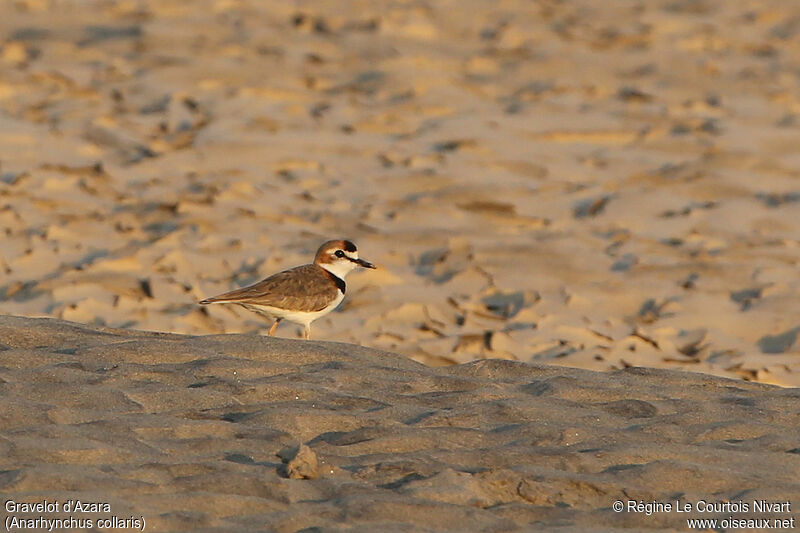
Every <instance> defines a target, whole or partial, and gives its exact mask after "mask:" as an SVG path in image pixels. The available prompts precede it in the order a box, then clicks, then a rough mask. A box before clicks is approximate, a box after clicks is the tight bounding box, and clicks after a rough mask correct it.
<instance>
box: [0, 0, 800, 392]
mask: <svg viewBox="0 0 800 533" xmlns="http://www.w3.org/2000/svg"><path fill="white" fill-rule="evenodd" d="M798 21H800V4H798V3H797V2H787V1H785V0H766V1H758V2H755V1H738V2H727V1H725V0H696V1H695V0H689V1H685V0H653V1H650V0H648V1H641V0H635V1H634V0H619V1H613V2H597V1H595V0H571V1H568V2H558V1H546V0H542V1H538V2H531V1H521V0H520V1H500V2H488V1H473V0H459V1H436V2H433V1H430V2H425V1H419V2H416V1H415V2H373V1H366V0H365V1H361V2H359V1H352V2H334V1H314V2H307V1H298V2H261V1H256V0H250V1H245V0H241V1H236V0H197V1H191V2H188V1H185V0H126V1H118V2H110V1H99V0H98V1H91V0H85V1H84V0H81V1H77V0H76V1H49V0H14V1H10V0H9V1H5V2H2V3H0V35H2V36H3V39H2V41H1V42H0V111H1V112H0V162H1V164H2V167H1V168H0V229H2V231H4V240H3V246H2V249H1V250H0V300H1V301H0V311H1V312H3V313H6V314H13V315H25V316H51V317H56V318H63V319H68V320H73V321H77V322H83V323H93V324H98V325H107V326H112V327H133V328H137V329H146V330H157V331H169V332H177V333H190V334H209V333H223V332H225V333H230V332H255V331H262V332H264V331H265V328H266V327H268V324H264V322H263V321H262V320H261V319H260V318H259V317H258V316H256V315H253V314H252V313H249V312H247V311H245V310H239V309H231V308H223V307H217V308H211V309H208V310H204V309H202V308H200V307H199V306H197V305H196V301H197V300H198V299H200V298H202V297H205V296H208V295H211V294H216V293H219V292H222V291H224V290H228V289H231V288H235V287H237V286H241V285H244V284H247V283H250V282H253V281H256V280H258V279H260V278H262V277H264V276H266V275H268V274H271V273H273V272H275V271H277V270H280V269H283V268H287V267H290V266H294V265H297V264H301V263H304V262H307V261H309V260H310V258H311V256H312V254H313V252H314V250H315V249H316V247H317V246H318V245H319V244H320V243H321V242H322V241H324V240H326V239H328V238H339V237H349V238H352V239H354V240H355V241H356V242H357V244H358V245H359V247H360V249H361V250H362V251H363V255H364V256H365V257H367V258H368V259H370V260H372V261H374V262H376V263H378V264H379V265H380V266H381V267H382V268H381V269H380V270H378V271H376V272H371V271H370V272H366V273H363V274H357V275H353V276H352V277H351V278H350V279H349V280H348V281H349V288H350V294H349V296H348V299H347V300H346V301H345V304H344V305H343V308H342V309H341V310H342V312H341V313H334V314H332V315H329V316H328V317H326V318H325V319H323V320H320V321H318V322H317V323H316V324H315V327H314V334H315V337H316V338H317V339H325V340H334V341H344V342H351V343H358V344H362V345H365V346H369V347H373V348H379V349H386V350H391V351H395V352H399V353H402V354H405V355H407V356H409V357H411V358H413V359H415V360H417V361H420V362H424V363H427V364H434V365H444V364H451V363H460V362H466V361H471V360H474V359H480V358H485V357H493V358H505V359H516V360H520V361H537V362H547V363H553V364H558V365H565V366H576V367H583V368H590V369H596V370H606V369H619V368H624V367H626V366H630V365H644V366H649V367H667V368H676V369H686V370H697V371H702V372H707V373H712V374H717V375H724V376H730V377H740V378H744V379H747V380H756V381H761V382H766V383H775V384H780V385H784V386H797V385H800V342H798V341H797V338H798V332H800V329H798V328H800V303H799V302H800V298H799V297H800V277H799V276H798V250H799V249H800V248H799V247H798V238H799V236H800V158H798V155H797V146H798V138H799V135H800V122H798V113H800V96H799V95H798V90H797V75H796V73H797V72H798V71H799V70H800V22H798ZM279 331H280V334H281V335H283V336H288V337H294V336H297V335H298V329H297V328H294V327H292V326H290V325H284V326H282V328H281V329H280V330H279Z"/></svg>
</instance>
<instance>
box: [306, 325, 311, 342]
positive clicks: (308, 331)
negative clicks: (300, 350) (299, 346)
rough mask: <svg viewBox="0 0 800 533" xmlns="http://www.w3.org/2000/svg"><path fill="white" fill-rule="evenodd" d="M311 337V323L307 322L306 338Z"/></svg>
mask: <svg viewBox="0 0 800 533" xmlns="http://www.w3.org/2000/svg"><path fill="white" fill-rule="evenodd" d="M310 338H311V324H306V340H308V339H310Z"/></svg>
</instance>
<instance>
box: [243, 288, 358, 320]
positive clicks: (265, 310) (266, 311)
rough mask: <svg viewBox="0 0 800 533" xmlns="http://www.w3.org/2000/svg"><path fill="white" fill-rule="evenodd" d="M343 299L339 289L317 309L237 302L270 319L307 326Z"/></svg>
mask: <svg viewBox="0 0 800 533" xmlns="http://www.w3.org/2000/svg"><path fill="white" fill-rule="evenodd" d="M342 300H344V293H343V292H341V291H339V296H337V297H336V299H335V300H333V301H331V303H330V304H328V306H327V307H325V308H324V309H320V310H319V311H311V312H308V311H292V310H290V309H280V308H278V307H270V306H268V305H258V304H249V303H248V304H245V303H243V304H239V305H241V306H242V307H244V308H246V309H249V310H250V311H253V312H255V313H258V314H259V315H263V316H265V317H267V318H269V319H270V320H277V319H279V318H280V319H282V320H288V321H289V322H294V323H295V324H300V325H301V326H308V325H309V324H311V323H312V322H313V321H315V320H316V319H318V318H320V317H323V316H325V315H327V314H328V313H330V312H331V311H333V310H334V309H336V308H337V307H339V304H340V303H342Z"/></svg>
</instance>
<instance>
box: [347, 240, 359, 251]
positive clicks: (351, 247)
mask: <svg viewBox="0 0 800 533" xmlns="http://www.w3.org/2000/svg"><path fill="white" fill-rule="evenodd" d="M344 249H345V251H346V252H355V251H356V249H357V248H356V245H355V244H353V243H352V242H350V241H344Z"/></svg>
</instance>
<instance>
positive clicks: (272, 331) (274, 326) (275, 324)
mask: <svg viewBox="0 0 800 533" xmlns="http://www.w3.org/2000/svg"><path fill="white" fill-rule="evenodd" d="M280 321H281V319H280V318H278V319H277V320H275V323H274V324H272V327H271V328H269V336H270V337H272V336H274V335H275V330H276V329H278V323H279V322H280Z"/></svg>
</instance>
